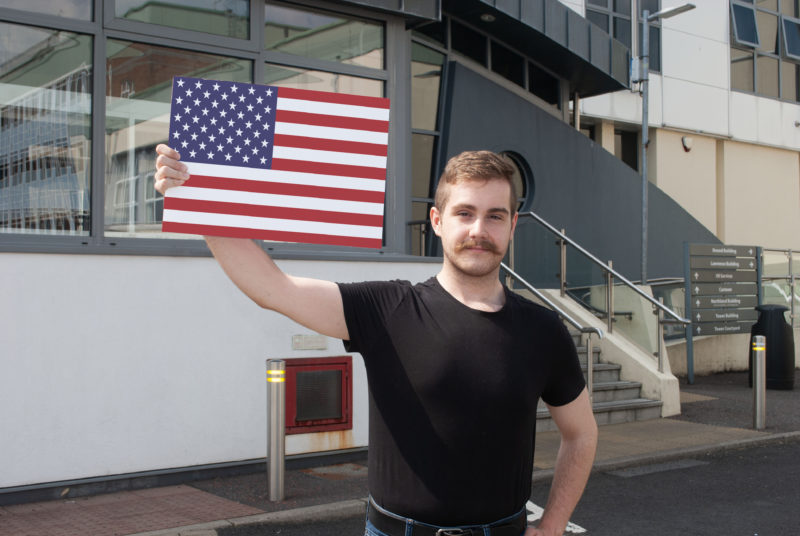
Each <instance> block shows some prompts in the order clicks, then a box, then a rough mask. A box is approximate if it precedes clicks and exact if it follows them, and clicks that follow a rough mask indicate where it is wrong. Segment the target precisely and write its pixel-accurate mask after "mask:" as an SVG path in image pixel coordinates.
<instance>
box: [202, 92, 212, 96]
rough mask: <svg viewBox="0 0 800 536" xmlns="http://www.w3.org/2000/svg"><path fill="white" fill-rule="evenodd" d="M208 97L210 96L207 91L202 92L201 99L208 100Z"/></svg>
mask: <svg viewBox="0 0 800 536" xmlns="http://www.w3.org/2000/svg"><path fill="white" fill-rule="evenodd" d="M210 96H211V93H209V92H208V91H204V92H203V97H205V98H209V97H210Z"/></svg>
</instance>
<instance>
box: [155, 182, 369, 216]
mask: <svg viewBox="0 0 800 536" xmlns="http://www.w3.org/2000/svg"><path fill="white" fill-rule="evenodd" d="M167 197H174V198H175V199H192V200H196V201H217V202H220V203H245V204H248V205H263V206H270V207H286V208H303V209H309V210H326V211H330V212H346V213H350V214H370V215H373V216H382V215H383V204H382V203H366V202H364V201H341V200H338V199H321V198H318V197H300V196H296V195H276V194H262V193H257V192H237V191H234V190H217V189H215V188H193V187H191V186H177V187H175V188H170V189H169V190H167Z"/></svg>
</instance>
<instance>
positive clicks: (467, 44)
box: [450, 20, 487, 65]
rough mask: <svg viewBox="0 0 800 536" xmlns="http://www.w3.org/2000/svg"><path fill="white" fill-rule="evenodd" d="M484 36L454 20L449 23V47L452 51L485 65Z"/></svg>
mask: <svg viewBox="0 0 800 536" xmlns="http://www.w3.org/2000/svg"><path fill="white" fill-rule="evenodd" d="M486 43H487V41H486V36H485V35H483V34H481V33H478V32H476V31H475V30H473V29H472V28H469V27H467V26H464V25H463V24H460V23H458V22H456V21H454V20H452V21H450V45H451V46H452V47H453V50H455V51H456V52H459V53H461V54H463V55H465V56H466V57H468V58H470V59H472V60H475V61H477V62H478V63H480V64H481V65H486Z"/></svg>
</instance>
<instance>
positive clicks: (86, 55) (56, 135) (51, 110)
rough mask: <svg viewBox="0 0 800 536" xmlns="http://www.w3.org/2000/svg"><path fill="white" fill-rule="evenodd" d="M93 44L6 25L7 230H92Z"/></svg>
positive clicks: (3, 199) (2, 201)
mask: <svg viewBox="0 0 800 536" xmlns="http://www.w3.org/2000/svg"><path fill="white" fill-rule="evenodd" d="M91 91H92V38H91V37H90V36H86V35H79V34H75V33H70V32H62V31H58V30H46V29H41V28H31V27H27V26H21V25H16V24H5V23H0V231H1V232H18V233H40V234H74V235H88V234H89V232H90V230H91V221H90V216H91V206H90V199H91V196H90V188H91V168H90V162H91V141H92V131H91V109H92V93H91Z"/></svg>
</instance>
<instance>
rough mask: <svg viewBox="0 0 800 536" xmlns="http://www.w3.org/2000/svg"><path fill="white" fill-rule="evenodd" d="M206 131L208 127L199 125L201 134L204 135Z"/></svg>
mask: <svg viewBox="0 0 800 536" xmlns="http://www.w3.org/2000/svg"><path fill="white" fill-rule="evenodd" d="M206 130H208V127H207V126H205V125H201V126H200V132H202V133H203V134H205V133H206Z"/></svg>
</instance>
